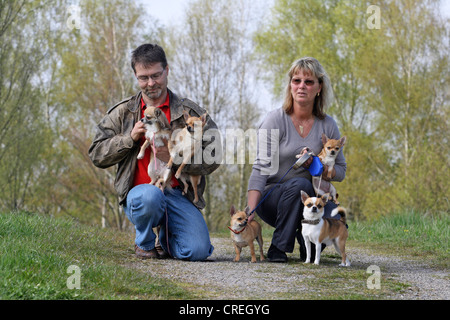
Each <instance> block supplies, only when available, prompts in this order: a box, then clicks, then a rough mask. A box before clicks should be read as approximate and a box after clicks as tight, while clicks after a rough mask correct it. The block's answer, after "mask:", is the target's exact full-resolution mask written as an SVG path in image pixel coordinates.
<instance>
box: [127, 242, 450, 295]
mask: <svg viewBox="0 0 450 320" xmlns="http://www.w3.org/2000/svg"><path fill="white" fill-rule="evenodd" d="M211 242H212V244H213V245H214V247H215V250H214V253H213V255H212V256H211V257H210V258H208V261H206V262H186V261H178V260H172V259H169V260H145V261H141V260H137V259H136V261H135V262H133V267H135V268H138V269H141V270H144V271H145V272H148V273H149V274H151V275H154V276H156V277H164V278H167V279H170V280H172V281H174V282H176V283H179V284H181V285H182V286H183V287H185V288H187V289H188V290H192V291H193V292H195V293H196V294H198V295H199V299H318V298H320V299H334V298H343V299H421V300H428V299H443V300H449V299H450V274H449V272H448V270H434V269H432V268H431V267H429V266H428V265H427V264H426V263H419V262H417V261H413V260H406V259H404V258H400V257H391V256H389V257H388V256H382V255H376V254H373V253H371V252H369V251H368V250H367V249H360V248H351V247H349V248H348V253H349V256H350V259H351V261H352V266H351V267H350V268H342V267H338V266H337V265H338V263H339V262H340V261H339V257H338V256H337V255H336V254H335V252H334V249H331V248H326V249H325V250H324V252H323V258H322V260H321V265H320V266H314V265H305V264H304V263H302V262H300V260H299V254H298V249H297V248H296V249H295V250H294V253H292V254H290V255H289V263H287V264H286V263H284V264H277V263H269V262H263V263H260V262H258V263H250V262H249V261H250V253H249V249H248V248H244V249H243V254H242V256H241V262H239V263H235V262H233V261H232V260H233V258H234V249H233V246H232V244H231V240H230V239H228V238H219V237H214V238H212V239H211ZM264 247H265V250H264V251H265V252H266V251H267V247H268V245H267V244H265V246H264ZM369 266H376V267H375V269H374V270H375V271H376V270H377V269H376V268H377V267H378V268H379V271H380V273H379V275H380V277H379V278H378V279H379V280H380V281H379V282H378V283H379V286H377V279H376V277H377V276H378V273H377V272H374V271H371V272H370V273H368V272H367V269H368V267H369ZM368 280H369V285H368ZM368 286H369V287H371V288H369V287H368Z"/></svg>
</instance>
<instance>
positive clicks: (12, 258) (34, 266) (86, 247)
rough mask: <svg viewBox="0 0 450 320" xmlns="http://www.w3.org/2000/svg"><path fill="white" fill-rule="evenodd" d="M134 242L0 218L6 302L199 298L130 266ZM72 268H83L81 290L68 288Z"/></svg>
mask: <svg viewBox="0 0 450 320" xmlns="http://www.w3.org/2000/svg"><path fill="white" fill-rule="evenodd" d="M130 240H131V239H130V236H129V235H126V234H121V233H118V232H117V231H112V230H107V231H105V230H101V229H98V228H93V227H87V226H82V225H79V224H78V223H76V222H74V221H72V220H68V219H52V218H49V217H43V216H39V215H35V214H29V213H7V214H0V299H26V300H31V299H38V300H44V299H105V300H107V299H192V298H194V296H193V295H192V294H191V293H190V292H189V291H186V290H185V289H183V288H181V287H180V286H178V285H176V284H174V283H171V282H169V281H167V280H161V279H155V278H152V277H150V276H149V275H148V274H145V273H144V272H142V271H139V270H134V269H133V270H131V269H130V268H129V267H128V268H127V267H126V266H125V264H126V262H127V260H129V259H134V258H133V255H132V254H131V253H132V251H131V250H130V249H127V248H130V247H131V246H130V243H132V242H131V241H130ZM71 265H76V266H78V267H79V268H80V270H81V277H80V286H81V288H80V290H78V289H76V288H75V289H69V288H68V285H67V281H68V278H69V277H71V276H74V273H67V271H68V267H69V266H71ZM70 279H73V278H70ZM71 283H75V284H76V282H71Z"/></svg>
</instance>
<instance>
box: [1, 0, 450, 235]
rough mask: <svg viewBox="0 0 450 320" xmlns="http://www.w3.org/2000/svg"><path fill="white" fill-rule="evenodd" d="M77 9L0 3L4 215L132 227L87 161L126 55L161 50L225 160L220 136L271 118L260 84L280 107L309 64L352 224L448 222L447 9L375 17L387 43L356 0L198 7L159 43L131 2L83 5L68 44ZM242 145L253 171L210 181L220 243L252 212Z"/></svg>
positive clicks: (389, 0) (404, 0) (108, 173)
mask: <svg viewBox="0 0 450 320" xmlns="http://www.w3.org/2000/svg"><path fill="white" fill-rule="evenodd" d="M71 4H72V2H71V1H69V0H51V1H38V0H35V1H23V0H22V1H3V2H1V3H0V73H1V74H2V77H1V79H0V209H1V210H29V211H33V212H39V213H44V214H49V215H66V216H71V217H74V218H75V219H77V220H79V221H81V222H83V223H87V224H95V225H100V224H101V225H102V226H104V227H113V228H117V229H124V228H126V227H127V219H126V218H125V217H124V214H123V212H122V211H121V209H120V207H119V206H118V203H117V197H116V193H115V191H114V186H113V185H114V179H115V168H109V169H107V170H101V169H97V168H95V167H94V166H93V165H92V163H91V161H90V160H89V158H88V157H87V150H88V148H89V145H90V143H91V141H92V138H93V135H94V128H95V124H96V123H97V122H98V121H99V120H100V119H101V118H102V117H103V115H104V114H105V112H106V110H107V109H108V108H109V107H111V106H113V105H114V104H115V103H117V102H119V101H121V100H122V99H123V98H125V97H127V96H129V95H132V94H134V93H136V91H137V90H138V88H137V86H136V81H135V79H134V76H133V73H132V70H131V68H130V54H131V51H132V50H133V49H134V48H135V47H137V46H138V45H139V44H141V43H143V42H153V43H155V42H156V43H161V44H162V45H163V46H164V48H165V49H166V51H167V54H168V59H169V66H170V77H169V87H171V88H173V89H174V91H175V92H177V93H179V94H180V95H183V96H185V97H188V98H190V99H192V100H194V101H196V102H198V103H199V104H200V105H201V106H203V107H205V108H206V109H207V110H208V112H209V113H210V114H211V116H212V117H213V118H214V120H215V121H216V122H217V123H218V124H219V127H220V129H221V131H222V135H223V138H224V140H223V145H224V147H225V146H226V145H227V141H226V139H227V138H229V137H227V136H226V130H227V129H236V130H241V131H239V132H240V135H239V138H242V136H243V133H245V132H246V130H248V129H256V128H257V127H258V121H260V117H261V115H263V113H264V109H265V108H267V105H268V104H269V103H268V101H266V100H263V98H262V96H261V91H262V90H261V87H262V86H263V80H264V81H266V83H267V85H268V86H270V89H271V90H272V92H273V96H275V97H279V96H280V95H281V94H282V93H283V91H284V90H283V86H284V84H285V81H286V79H285V74H286V72H287V70H288V69H289V67H290V64H291V63H292V62H293V61H294V60H296V59H297V58H300V57H302V56H314V57H316V58H317V59H318V60H319V61H321V63H322V64H323V65H324V67H325V69H326V70H327V72H328V74H329V76H330V78H331V80H332V84H333V89H334V94H335V99H334V103H333V104H332V105H331V106H330V108H329V110H328V113H329V114H330V115H332V116H333V117H334V118H335V119H336V120H337V122H338V125H339V127H340V130H341V133H342V134H345V135H347V136H348V140H347V145H346V147H345V149H344V152H345V156H346V159H347V162H348V169H347V176H346V179H345V180H344V181H343V182H342V183H339V184H336V187H337V189H338V193H339V195H340V201H341V203H342V204H343V205H344V206H346V207H348V208H349V209H350V211H351V216H353V217H354V218H355V219H371V218H373V217H379V216H383V215H387V214H389V213H391V212H395V211H402V210H406V209H408V208H409V209H411V210H412V211H415V212H416V211H418V212H423V213H426V214H431V215H437V216H439V215H441V214H448V213H449V200H448V192H447V191H448V190H449V180H450V179H449V176H448V169H447V168H448V167H449V158H450V157H449V156H450V150H449V148H450V147H449V141H448V137H449V133H450V132H449V124H448V113H449V112H448V111H449V109H448V108H449V99H448V90H449V89H448V88H449V85H448V84H449V81H448V80H449V74H450V72H449V66H450V63H449V57H448V52H449V31H450V29H449V21H448V19H444V18H443V17H442V16H441V14H440V12H439V1H437V0H427V1H419V0H397V1H393V0H382V1H379V2H378V3H377V6H378V8H379V9H380V19H381V24H380V28H379V29H376V28H375V29H369V28H368V19H369V18H370V13H368V12H367V8H368V7H369V5H370V3H369V2H368V1H356V0H348V1H338V0H324V1H316V0H304V1H298V0H276V1H275V3H274V5H273V7H272V9H271V11H270V13H269V14H268V16H267V17H263V15H262V14H261V7H263V6H264V5H265V3H263V4H261V3H259V4H256V3H255V2H252V1H248V0H239V1H234V2H233V6H230V5H229V1H224V0H214V1H205V0H195V1H190V2H189V3H188V4H187V5H186V10H185V15H184V17H183V20H182V21H180V23H179V24H177V25H175V24H174V25H171V26H168V27H166V28H164V29H163V28H162V27H161V25H160V24H159V22H158V20H157V19H156V18H155V17H151V16H145V15H143V14H142V12H143V11H144V10H145V8H143V7H142V6H141V5H139V4H137V3H136V2H135V1H131V0H114V1H107V2H104V1H95V0H85V1H80V3H79V9H80V21H79V22H80V23H79V28H69V26H68V24H67V19H68V18H69V15H70V12H69V10H68V8H69V7H70V5H71ZM258 5H259V6H258ZM277 107H278V106H277ZM233 139H234V138H233ZM237 140H238V141H239V139H237ZM241 142H242V139H241V140H240V142H236V143H234V142H233V143H230V146H231V145H233V146H234V147H233V148H232V149H231V148H229V149H231V150H228V149H225V150H224V153H225V154H226V153H230V154H232V155H233V158H234V159H237V158H238V157H237V152H238V151H239V150H242V149H244V150H246V152H245V163H237V164H236V162H235V163H233V164H228V163H227V164H224V165H222V166H221V167H220V168H219V169H218V170H217V171H216V172H214V173H213V174H212V175H211V176H209V177H208V189H207V193H206V197H207V203H208V206H207V208H206V210H205V212H204V214H205V218H206V220H207V222H208V225H209V226H210V228H211V229H221V228H223V227H224V226H225V225H226V223H227V220H228V210H229V207H230V205H231V204H234V205H236V206H238V207H240V208H243V207H245V203H246V187H247V181H248V177H249V174H250V171H251V164H252V162H253V159H252V155H251V154H250V155H249V154H248V152H247V149H248V144H247V145H241V144H239V143H241Z"/></svg>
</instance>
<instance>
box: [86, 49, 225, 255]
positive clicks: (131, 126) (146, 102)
mask: <svg viewBox="0 0 450 320" xmlns="http://www.w3.org/2000/svg"><path fill="white" fill-rule="evenodd" d="M131 67H132V68H133V71H134V74H135V76H136V78H137V81H138V84H139V87H140V89H141V91H140V92H139V93H137V94H136V95H134V96H132V97H130V98H128V99H125V100H124V101H122V102H120V103H118V104H117V105H115V106H114V107H112V108H111V109H110V110H108V112H107V114H106V115H105V117H104V118H103V119H102V120H101V121H100V123H99V124H98V126H97V133H96V135H95V138H94V141H93V143H92V145H91V147H90V148H89V157H90V158H91V160H92V162H93V163H94V165H95V166H97V167H99V168H108V167H110V166H113V165H116V164H117V165H118V168H117V176H116V181H115V188H116V191H117V193H118V195H119V202H120V204H121V205H122V206H123V208H124V211H125V213H126V215H127V217H128V219H129V220H130V221H131V222H132V223H133V224H134V225H135V229H136V239H135V253H136V256H138V257H140V258H143V259H146V258H161V257H164V256H165V255H166V253H169V254H170V255H171V256H172V257H174V258H177V259H185V260H204V259H206V258H207V257H208V256H210V255H211V254H212V251H213V249H214V248H213V246H212V245H211V242H210V238H209V232H208V228H207V226H206V223H205V221H204V219H203V216H202V214H201V212H200V211H199V210H198V208H200V209H202V208H203V207H205V202H204V199H203V197H202V194H203V191H204V189H205V177H204V175H206V174H210V173H211V172H213V171H214V170H215V169H217V168H218V166H219V163H220V161H214V162H213V163H211V164H208V163H205V161H204V160H205V159H202V163H192V164H190V165H187V166H186V167H185V168H184V169H183V172H185V173H187V174H194V175H202V179H201V182H200V184H199V187H198V195H199V199H200V200H199V202H198V203H197V204H196V205H197V207H198V208H197V207H196V206H195V205H194V204H193V203H192V200H193V193H192V192H190V191H188V193H187V195H186V196H183V195H182V190H181V188H180V187H179V183H178V181H177V180H176V179H175V178H172V187H173V188H172V189H171V190H168V189H166V190H165V191H164V193H163V192H161V190H160V189H159V188H157V187H155V186H154V185H150V184H149V182H150V177H149V176H148V173H147V167H148V164H149V162H150V149H151V148H147V150H146V154H145V157H144V158H143V159H141V160H138V159H137V154H138V153H139V149H140V146H141V145H142V143H143V142H144V141H145V137H144V136H145V131H146V130H145V127H144V124H143V123H142V122H141V121H139V120H140V119H141V118H143V114H144V110H145V108H146V107H149V106H153V107H158V108H161V110H162V111H163V112H164V114H165V115H166V117H167V119H168V120H169V123H170V125H171V129H172V130H176V129H178V128H183V127H184V126H185V121H184V117H183V110H186V111H188V112H189V114H190V115H194V116H200V115H202V114H203V113H205V110H204V109H203V108H201V107H199V106H198V105H197V104H195V103H194V102H192V101H190V100H188V99H180V98H178V96H177V95H176V94H174V93H173V92H172V91H170V90H169V89H168V88H167V83H168V76H169V66H168V64H167V60H166V55H165V52H164V50H163V49H162V48H161V47H160V46H158V45H153V44H144V45H141V46H139V47H138V48H137V49H136V50H134V51H133V53H132V58H131ZM208 130H211V131H213V130H217V125H216V124H215V123H214V122H213V120H212V119H211V118H210V117H209V116H207V121H206V124H205V126H204V127H203V132H204V133H205V132H207V131H208ZM211 131H210V132H211ZM207 140H208V139H203V141H202V148H203V149H205V147H207V146H208V145H209V144H210V143H211V142H212V141H213V140H214V139H209V141H207ZM214 143H215V144H217V143H219V144H220V140H219V139H216V141H215V142H214ZM209 149H210V148H209ZM209 149H208V150H209ZM215 150H217V151H220V148H219V147H218V148H216V149H215ZM213 153H214V152H213ZM156 157H157V158H159V159H160V160H162V161H164V162H168V161H169V158H170V155H169V151H168V148H167V143H166V144H165V145H164V146H162V147H159V148H156ZM219 160H220V159H219ZM192 162H193V161H192ZM209 162H211V161H209ZM173 170H176V166H174V167H173ZM190 189H191V188H190ZM158 226H160V234H159V240H160V242H161V246H162V249H164V251H165V252H164V251H162V250H159V251H157V250H156V248H155V239H156V235H155V233H154V230H153V228H155V227H158Z"/></svg>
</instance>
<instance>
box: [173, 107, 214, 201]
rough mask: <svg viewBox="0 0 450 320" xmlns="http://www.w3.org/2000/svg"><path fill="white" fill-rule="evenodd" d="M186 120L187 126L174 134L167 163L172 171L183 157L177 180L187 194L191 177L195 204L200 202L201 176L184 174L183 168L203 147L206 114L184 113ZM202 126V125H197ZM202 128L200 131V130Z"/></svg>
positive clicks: (176, 176)
mask: <svg viewBox="0 0 450 320" xmlns="http://www.w3.org/2000/svg"><path fill="white" fill-rule="evenodd" d="M183 116H184V120H185V122H186V126H185V127H184V128H183V129H181V130H179V131H178V132H174V134H173V135H172V138H171V139H170V140H169V144H168V148H169V152H170V160H169V162H168V163H167V168H169V169H171V168H172V165H173V163H174V161H176V160H175V159H177V158H179V157H181V158H182V161H181V164H180V166H179V167H178V169H177V172H176V173H175V178H177V179H180V180H181V181H182V182H183V185H184V190H183V193H184V194H186V193H187V190H188V183H187V178H188V177H189V179H190V181H191V184H192V188H193V190H194V204H195V203H197V202H198V193H197V187H198V184H199V183H200V180H201V176H200V175H187V174H185V173H182V170H183V168H184V167H185V166H186V164H189V163H190V162H191V159H192V157H193V156H194V154H195V153H196V152H198V151H199V150H200V149H201V147H202V142H201V140H202V134H203V127H204V126H205V123H206V113H204V114H203V115H201V116H200V117H194V116H190V115H189V113H187V112H186V111H184V112H183ZM195 123H197V124H201V125H197V126H196V125H195ZM198 128H200V131H199V130H198Z"/></svg>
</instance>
